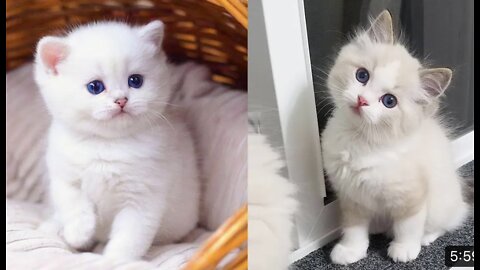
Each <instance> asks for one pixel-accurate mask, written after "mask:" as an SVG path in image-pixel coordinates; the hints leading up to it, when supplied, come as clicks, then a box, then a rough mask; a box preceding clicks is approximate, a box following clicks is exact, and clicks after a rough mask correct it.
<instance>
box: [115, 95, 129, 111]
mask: <svg viewBox="0 0 480 270" xmlns="http://www.w3.org/2000/svg"><path fill="white" fill-rule="evenodd" d="M127 101H128V98H126V97H124V98H119V99H117V100H115V103H116V104H118V106H120V108H122V109H123V107H125V105H126V104H127Z"/></svg>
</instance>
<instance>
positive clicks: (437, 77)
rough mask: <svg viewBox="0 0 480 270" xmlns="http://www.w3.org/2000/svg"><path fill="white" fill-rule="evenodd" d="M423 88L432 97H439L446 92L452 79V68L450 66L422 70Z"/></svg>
mask: <svg viewBox="0 0 480 270" xmlns="http://www.w3.org/2000/svg"><path fill="white" fill-rule="evenodd" d="M420 80H421V82H422V88H423V89H424V90H425V91H426V92H427V93H428V95H429V96H431V97H438V96H440V95H442V94H443V92H445V90H446V89H447V87H448V85H449V84H450V81H451V80H452V70H451V69H449V68H432V69H424V70H421V71H420Z"/></svg>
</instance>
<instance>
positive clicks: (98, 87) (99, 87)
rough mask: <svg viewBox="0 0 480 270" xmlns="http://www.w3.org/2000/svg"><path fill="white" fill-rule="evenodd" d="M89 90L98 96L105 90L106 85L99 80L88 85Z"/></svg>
mask: <svg viewBox="0 0 480 270" xmlns="http://www.w3.org/2000/svg"><path fill="white" fill-rule="evenodd" d="M87 90H88V92H90V93H91V94H92V95H98V94H100V93H101V92H103V90H105V85H103V82H101V81H98V80H95V81H91V82H89V83H88V84H87Z"/></svg>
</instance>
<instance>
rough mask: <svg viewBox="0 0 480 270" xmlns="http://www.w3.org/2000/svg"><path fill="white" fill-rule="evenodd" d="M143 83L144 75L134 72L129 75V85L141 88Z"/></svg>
mask: <svg viewBox="0 0 480 270" xmlns="http://www.w3.org/2000/svg"><path fill="white" fill-rule="evenodd" d="M142 84H143V76H142V75H138V74H133V75H130V77H128V86H130V87H133V88H140V87H142Z"/></svg>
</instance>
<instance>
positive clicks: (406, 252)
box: [388, 242, 421, 262]
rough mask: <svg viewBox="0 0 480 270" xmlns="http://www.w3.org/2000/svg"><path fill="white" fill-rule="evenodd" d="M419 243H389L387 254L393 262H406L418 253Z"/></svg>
mask: <svg viewBox="0 0 480 270" xmlns="http://www.w3.org/2000/svg"><path fill="white" fill-rule="evenodd" d="M420 249H421V246H420V243H396V242H392V243H390V246H389V247H388V256H390V258H392V259H393V261H395V262H408V261H412V260H415V259H416V258H417V256H418V254H419V253H420Z"/></svg>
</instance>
